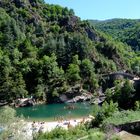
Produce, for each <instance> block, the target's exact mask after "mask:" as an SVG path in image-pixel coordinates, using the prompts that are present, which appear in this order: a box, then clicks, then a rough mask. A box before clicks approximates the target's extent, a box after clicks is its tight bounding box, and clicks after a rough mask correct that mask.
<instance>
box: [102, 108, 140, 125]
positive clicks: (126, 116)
mask: <svg viewBox="0 0 140 140" xmlns="http://www.w3.org/2000/svg"><path fill="white" fill-rule="evenodd" d="M136 120H140V111H132V110H127V111H120V112H115V113H113V114H112V116H110V117H108V118H106V119H105V120H104V121H103V124H114V125H119V124H124V123H128V122H134V121H136Z"/></svg>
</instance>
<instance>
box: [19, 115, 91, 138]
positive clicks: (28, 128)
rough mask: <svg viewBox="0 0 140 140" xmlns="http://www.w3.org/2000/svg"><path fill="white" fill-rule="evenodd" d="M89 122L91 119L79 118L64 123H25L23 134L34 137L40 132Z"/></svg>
mask: <svg viewBox="0 0 140 140" xmlns="http://www.w3.org/2000/svg"><path fill="white" fill-rule="evenodd" d="M87 121H91V118H77V119H70V120H64V121H52V122H44V121H36V122H35V121H30V122H27V121H24V120H22V122H23V124H24V125H23V128H22V130H21V131H22V133H24V135H27V136H28V137H30V138H31V137H32V135H33V134H34V133H38V132H43V133H45V132H49V131H51V130H53V129H55V128H56V127H62V128H64V129H68V128H71V127H75V126H76V125H78V124H81V123H85V122H87Z"/></svg>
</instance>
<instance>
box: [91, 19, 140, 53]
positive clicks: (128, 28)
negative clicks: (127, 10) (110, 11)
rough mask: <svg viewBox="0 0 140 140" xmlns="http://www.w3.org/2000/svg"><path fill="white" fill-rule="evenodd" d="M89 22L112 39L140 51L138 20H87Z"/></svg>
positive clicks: (139, 24) (139, 20) (139, 22)
mask: <svg viewBox="0 0 140 140" xmlns="http://www.w3.org/2000/svg"><path fill="white" fill-rule="evenodd" d="M89 22H90V23H91V24H92V25H93V26H95V28H97V29H98V30H100V31H103V32H104V33H107V34H109V35H111V36H112V37H113V38H114V39H117V40H119V41H122V42H124V43H127V44H128V45H130V46H131V47H132V49H134V50H136V51H138V50H140V41H139V39H140V35H139V32H140V19H110V20H104V21H98V20H89Z"/></svg>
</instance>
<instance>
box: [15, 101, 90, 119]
mask: <svg viewBox="0 0 140 140" xmlns="http://www.w3.org/2000/svg"><path fill="white" fill-rule="evenodd" d="M72 105H73V106H74V107H75V109H66V108H67V107H68V104H49V105H45V104H43V105H35V106H32V107H21V108H16V111H17V115H18V116H20V115H23V116H24V117H25V118H26V119H29V120H54V119H55V118H56V117H60V116H63V117H64V118H78V117H84V116H88V115H89V114H90V112H91V106H90V105H89V104H88V103H87V102H84V103H74V104H72Z"/></svg>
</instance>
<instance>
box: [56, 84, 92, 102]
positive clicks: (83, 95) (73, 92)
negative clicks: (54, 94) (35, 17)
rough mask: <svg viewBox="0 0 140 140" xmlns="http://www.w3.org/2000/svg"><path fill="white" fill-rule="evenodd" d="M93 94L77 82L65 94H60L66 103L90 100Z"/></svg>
mask: <svg viewBox="0 0 140 140" xmlns="http://www.w3.org/2000/svg"><path fill="white" fill-rule="evenodd" d="M92 97H93V95H92V94H91V93H90V92H88V91H87V90H84V89H82V88H81V85H80V84H77V85H75V86H73V87H71V88H69V89H68V90H67V91H66V93H65V94H61V95H60V97H59V98H60V100H61V101H62V102H66V103H75V102H83V101H89V100H90V99H91V98H92Z"/></svg>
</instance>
